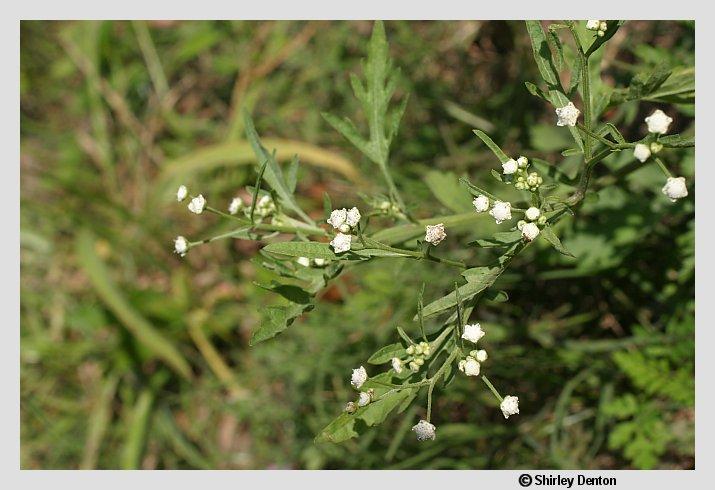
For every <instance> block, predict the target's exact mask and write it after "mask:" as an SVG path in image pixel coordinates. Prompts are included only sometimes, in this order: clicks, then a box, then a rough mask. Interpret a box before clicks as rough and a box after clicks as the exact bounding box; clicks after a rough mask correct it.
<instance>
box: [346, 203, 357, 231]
mask: <svg viewBox="0 0 715 490" xmlns="http://www.w3.org/2000/svg"><path fill="white" fill-rule="evenodd" d="M345 222H346V223H347V224H348V225H350V226H351V227H353V228H354V227H356V226H357V224H358V223H359V222H360V211H359V210H358V208H355V207H354V208H352V209H351V210H350V211H348V213H347V216H346V218H345Z"/></svg>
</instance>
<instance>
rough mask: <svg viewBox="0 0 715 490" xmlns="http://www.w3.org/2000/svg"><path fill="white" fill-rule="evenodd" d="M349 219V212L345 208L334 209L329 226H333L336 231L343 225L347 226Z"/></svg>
mask: <svg viewBox="0 0 715 490" xmlns="http://www.w3.org/2000/svg"><path fill="white" fill-rule="evenodd" d="M347 219H348V212H347V210H346V209H345V208H343V209H334V210H332V211H331V212H330V218H328V224H329V225H332V226H333V228H335V229H336V230H337V229H339V228H340V226H341V225H343V224H345V221H346V220H347Z"/></svg>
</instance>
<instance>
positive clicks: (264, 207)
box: [256, 195, 276, 216]
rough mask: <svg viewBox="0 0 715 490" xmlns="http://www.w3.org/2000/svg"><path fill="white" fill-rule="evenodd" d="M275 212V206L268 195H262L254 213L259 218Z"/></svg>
mask: <svg viewBox="0 0 715 490" xmlns="http://www.w3.org/2000/svg"><path fill="white" fill-rule="evenodd" d="M275 210H276V205H275V203H274V202H273V199H271V196H269V195H263V196H262V197H260V198H259V199H258V201H257V202H256V211H257V212H258V214H259V215H260V216H267V215H269V214H271V213H272V212H273V211H275Z"/></svg>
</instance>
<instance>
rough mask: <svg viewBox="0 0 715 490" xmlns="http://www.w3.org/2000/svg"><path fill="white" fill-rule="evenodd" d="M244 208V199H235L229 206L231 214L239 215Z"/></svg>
mask: <svg viewBox="0 0 715 490" xmlns="http://www.w3.org/2000/svg"><path fill="white" fill-rule="evenodd" d="M242 208H243V199H241V198H240V197H238V196H237V197H234V198H233V199H231V202H230V203H229V204H228V212H229V214H237V213H238V212H239V211H240V210H241V209H242Z"/></svg>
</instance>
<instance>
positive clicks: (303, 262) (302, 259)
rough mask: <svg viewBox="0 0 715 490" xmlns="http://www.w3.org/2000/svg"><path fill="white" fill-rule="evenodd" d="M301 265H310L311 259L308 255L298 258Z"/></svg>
mask: <svg viewBox="0 0 715 490" xmlns="http://www.w3.org/2000/svg"><path fill="white" fill-rule="evenodd" d="M296 262H298V263H299V264H300V265H302V266H303V267H310V259H309V258H308V257H298V260H296Z"/></svg>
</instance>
